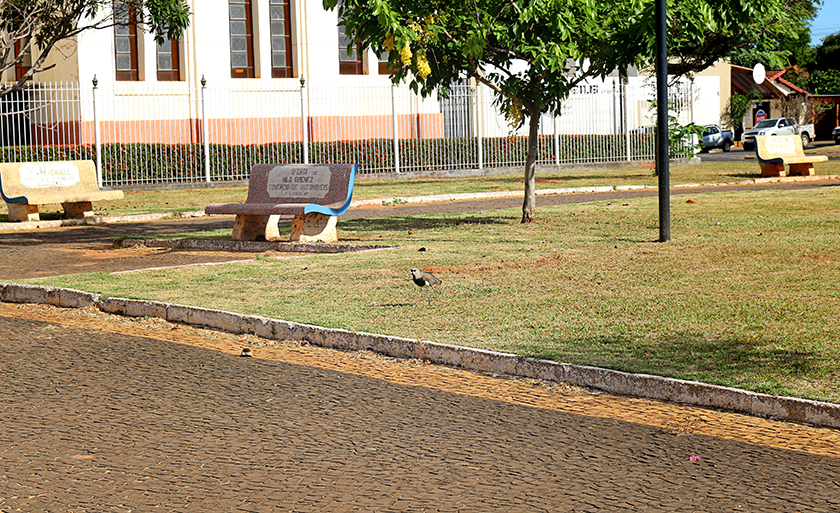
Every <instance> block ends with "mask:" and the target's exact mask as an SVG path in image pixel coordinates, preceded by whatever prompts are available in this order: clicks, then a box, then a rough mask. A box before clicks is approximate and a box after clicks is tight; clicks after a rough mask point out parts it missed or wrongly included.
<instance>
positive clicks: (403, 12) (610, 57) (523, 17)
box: [323, 0, 811, 222]
mask: <svg viewBox="0 0 840 513" xmlns="http://www.w3.org/2000/svg"><path fill="white" fill-rule="evenodd" d="M323 4H324V7H325V8H328V9H334V8H337V9H338V15H339V18H340V19H341V21H342V22H343V23H344V24H345V26H346V33H347V34H348V35H350V37H351V39H352V45H355V44H360V45H361V48H362V49H367V48H372V49H373V50H374V51H376V52H377V53H378V54H380V55H384V54H385V53H388V62H389V65H390V66H391V67H392V68H393V70H394V71H393V74H392V80H394V81H395V82H400V81H403V80H409V81H410V84H411V86H412V88H414V89H415V90H417V91H420V92H421V93H422V94H424V95H429V94H433V93H434V92H436V91H443V93H444V94H445V92H446V90H447V88H448V87H449V86H450V85H452V84H454V83H456V82H458V81H460V80H463V79H464V78H467V77H469V78H474V79H475V80H477V81H479V82H481V83H483V84H485V85H487V86H488V87H489V88H490V89H491V90H492V91H493V92H494V93H495V101H496V104H497V105H498V106H499V107H500V108H501V109H502V111H503V112H506V113H507V116H508V119H509V120H510V121H512V123H514V124H515V125H521V124H523V123H524V122H525V119H526V117H527V118H529V145H528V155H527V158H526V164H525V199H524V202H523V207H522V211H523V215H522V221H523V222H529V221H533V220H534V205H535V190H534V186H535V180H534V170H535V162H536V150H537V134H538V128H539V117H540V114H542V113H545V112H558V110H559V107H560V103H561V102H562V101H563V100H565V99H566V98H567V97H568V95H569V94H570V92H571V91H572V89H573V88H574V87H575V86H576V85H578V84H580V83H581V82H583V81H585V80H588V79H590V78H597V77H604V76H605V75H607V74H608V73H610V72H612V71H615V70H622V69H624V68H625V67H626V66H629V65H637V66H640V67H645V68H651V67H652V65H653V60H654V48H655V42H656V34H655V30H654V21H655V12H654V6H655V1H654V0H609V1H608V0H449V1H442V0H323ZM804 4H808V5H811V2H810V0H679V1H676V0H671V1H669V6H668V9H669V11H668V31H669V33H668V37H669V54H670V56H671V57H672V59H671V61H670V63H669V72H670V73H671V74H675V75H683V74H687V73H693V72H698V71H701V70H703V69H706V68H707V67H709V66H711V65H713V64H714V63H715V62H717V61H718V60H719V59H721V58H722V57H727V56H730V55H732V54H733V53H735V52H736V51H738V50H739V49H742V48H745V47H747V46H748V45H749V44H752V43H755V42H756V41H757V40H758V39H760V38H762V37H766V36H767V34H768V32H769V31H770V29H771V28H774V30H776V31H777V32H779V33H786V32H788V31H790V30H791V29H790V25H791V24H792V22H793V18H792V16H793V13H794V12H798V11H797V10H798V9H800V8H801V7H802V6H803V5H804ZM348 50H352V48H351V47H348ZM771 53H772V51H771Z"/></svg>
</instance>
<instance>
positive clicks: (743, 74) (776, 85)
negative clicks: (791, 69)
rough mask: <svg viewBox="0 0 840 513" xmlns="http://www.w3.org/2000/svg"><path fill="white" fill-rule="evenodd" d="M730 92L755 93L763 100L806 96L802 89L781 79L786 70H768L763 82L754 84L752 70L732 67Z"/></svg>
mask: <svg viewBox="0 0 840 513" xmlns="http://www.w3.org/2000/svg"><path fill="white" fill-rule="evenodd" d="M731 69H732V92H733V93H739V94H748V93H750V92H753V91H754V92H757V93H758V94H760V95H761V96H762V97H764V98H786V97H787V96H788V95H789V94H796V93H798V94H808V92H807V91H805V90H804V89H802V88H800V87H797V86H796V85H794V84H793V83H791V82H790V81H788V80H785V79H784V78H783V75H784V74H785V73H787V71H788V70H787V69H782V70H769V71H767V74H766V75H765V78H764V82H762V83H761V84H756V83H755V81H754V80H753V77H752V68H745V67H743V66H735V65H734V64H733V65H732V68H731Z"/></svg>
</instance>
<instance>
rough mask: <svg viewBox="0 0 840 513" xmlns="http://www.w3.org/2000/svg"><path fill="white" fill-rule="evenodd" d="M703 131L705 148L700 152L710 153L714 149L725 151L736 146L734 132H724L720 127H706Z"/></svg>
mask: <svg viewBox="0 0 840 513" xmlns="http://www.w3.org/2000/svg"><path fill="white" fill-rule="evenodd" d="M705 128H706V129H705V130H703V134H702V135H703V148H702V150H700V151H709V150H711V149H714V148H720V149H722V150H723V151H729V149H730V148H731V147H732V146H733V145H735V136H733V135H732V130H722V129H721V128H720V127H719V126H718V125H706V127H705Z"/></svg>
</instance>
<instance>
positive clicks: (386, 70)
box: [379, 52, 394, 75]
mask: <svg viewBox="0 0 840 513" xmlns="http://www.w3.org/2000/svg"><path fill="white" fill-rule="evenodd" d="M390 55H391V52H385V53H384V54H382V55H380V56H379V74H380V75H390V74H391V73H393V72H394V70H393V68H391V66H389V65H388V59H389V58H390Z"/></svg>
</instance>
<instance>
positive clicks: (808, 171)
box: [790, 162, 814, 176]
mask: <svg viewBox="0 0 840 513" xmlns="http://www.w3.org/2000/svg"><path fill="white" fill-rule="evenodd" d="M813 174H814V163H813V162H805V163H803V164H791V165H790V176H811V175H813Z"/></svg>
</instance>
